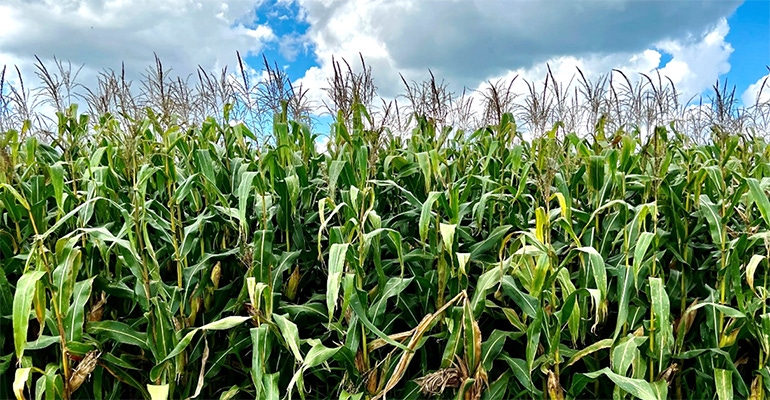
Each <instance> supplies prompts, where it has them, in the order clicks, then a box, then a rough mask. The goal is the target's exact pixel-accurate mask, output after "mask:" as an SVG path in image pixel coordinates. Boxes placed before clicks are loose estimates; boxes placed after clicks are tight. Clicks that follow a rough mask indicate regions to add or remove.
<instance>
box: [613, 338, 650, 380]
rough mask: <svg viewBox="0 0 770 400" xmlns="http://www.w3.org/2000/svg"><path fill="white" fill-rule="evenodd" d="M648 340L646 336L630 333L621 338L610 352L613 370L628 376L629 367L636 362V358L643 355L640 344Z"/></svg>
mask: <svg viewBox="0 0 770 400" xmlns="http://www.w3.org/2000/svg"><path fill="white" fill-rule="evenodd" d="M646 341H647V337H646V336H633V335H629V336H626V337H624V338H621V339H620V340H619V341H618V344H617V345H616V346H615V347H614V348H613V349H612V352H611V354H610V364H611V365H612V371H613V372H615V373H616V374H620V375H623V376H626V373H627V372H628V368H629V367H630V366H631V365H632V364H633V363H634V360H636V359H637V358H639V357H640V356H641V353H640V352H639V346H641V345H642V344H643V343H644V342H646Z"/></svg>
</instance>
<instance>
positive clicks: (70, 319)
mask: <svg viewBox="0 0 770 400" xmlns="http://www.w3.org/2000/svg"><path fill="white" fill-rule="evenodd" d="M94 279H96V277H92V278H90V279H86V280H84V281H80V282H78V283H76V284H75V289H74V291H73V296H72V297H73V302H72V305H71V306H70V307H69V308H68V310H67V316H66V317H65V318H64V330H65V334H66V336H65V337H66V339H67V341H68V342H71V341H75V342H79V341H80V340H81V339H82V338H83V323H84V322H85V316H84V313H85V306H86V303H87V302H88V298H89V297H91V285H92V284H93V282H94Z"/></svg>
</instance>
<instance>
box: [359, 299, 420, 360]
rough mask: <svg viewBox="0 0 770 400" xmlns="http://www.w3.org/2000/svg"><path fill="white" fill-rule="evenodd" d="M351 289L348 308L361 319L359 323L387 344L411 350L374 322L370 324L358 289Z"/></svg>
mask: <svg viewBox="0 0 770 400" xmlns="http://www.w3.org/2000/svg"><path fill="white" fill-rule="evenodd" d="M353 290H354V292H353V293H351V296H350V308H352V309H353V312H355V314H356V315H357V316H358V318H359V319H360V320H361V323H363V324H364V326H365V327H366V328H368V329H369V330H370V331H372V332H374V334H375V335H377V336H378V337H379V338H380V339H382V340H384V341H385V342H387V343H388V344H390V345H392V346H395V347H398V348H399V349H401V350H406V351H411V350H409V348H408V347H406V346H404V345H403V344H401V343H398V342H396V341H395V340H393V339H391V338H390V337H388V335H386V334H385V333H383V332H382V331H381V330H380V329H379V328H377V327H376V326H374V324H372V322H371V321H370V320H369V317H367V313H366V310H365V309H364V306H363V304H362V302H361V298H360V295H359V293H357V292H358V290H356V289H355V288H354V289H353Z"/></svg>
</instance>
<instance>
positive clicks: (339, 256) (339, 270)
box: [326, 243, 349, 322]
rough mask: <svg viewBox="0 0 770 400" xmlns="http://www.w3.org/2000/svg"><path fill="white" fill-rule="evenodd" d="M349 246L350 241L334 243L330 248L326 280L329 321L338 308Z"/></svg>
mask: <svg viewBox="0 0 770 400" xmlns="http://www.w3.org/2000/svg"><path fill="white" fill-rule="evenodd" d="M348 246H349V244H348V243H343V244H340V243H334V244H332V246H331V250H329V273H328V278H327V280H326V309H327V310H328V312H329V322H331V321H332V319H333V318H334V311H335V310H336V309H337V298H338V297H339V293H340V284H341V282H342V274H343V273H344V268H345V255H346V254H347V252H348Z"/></svg>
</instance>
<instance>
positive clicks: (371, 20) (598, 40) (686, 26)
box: [298, 0, 737, 107]
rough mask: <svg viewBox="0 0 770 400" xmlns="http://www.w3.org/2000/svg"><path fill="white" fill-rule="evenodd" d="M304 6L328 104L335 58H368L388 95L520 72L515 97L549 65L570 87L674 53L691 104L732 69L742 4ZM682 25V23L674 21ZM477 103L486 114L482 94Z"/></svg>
mask: <svg viewBox="0 0 770 400" xmlns="http://www.w3.org/2000/svg"><path fill="white" fill-rule="evenodd" d="M298 3H299V4H300V6H301V10H302V13H301V14H302V15H304V18H305V20H306V21H307V22H308V23H309V24H310V25H311V28H310V30H309V31H308V33H307V35H306V37H307V39H308V40H309V41H310V42H311V43H312V44H313V46H314V51H315V55H316V58H317V61H318V63H319V65H320V67H314V68H311V69H310V70H308V71H307V73H306V74H305V76H304V77H303V78H302V79H300V80H299V81H300V82H302V83H303V85H305V87H308V88H311V93H315V96H317V98H318V99H322V98H325V95H324V94H323V93H320V91H319V90H316V89H320V88H323V87H327V86H328V84H327V82H326V79H327V77H328V76H330V75H331V74H332V65H331V58H332V56H334V57H335V58H336V59H338V60H339V59H340V58H345V59H346V60H348V61H349V62H350V63H351V65H352V66H353V67H358V65H359V61H358V53H359V52H361V53H362V54H363V55H364V58H365V60H366V62H367V64H368V65H370V66H372V72H373V76H374V80H375V84H376V85H377V86H378V89H379V94H380V95H382V96H383V97H385V98H392V97H394V96H396V95H397V94H398V93H401V92H402V91H403V84H402V82H401V79H400V77H399V73H401V74H403V75H404V76H405V77H406V79H407V80H413V79H414V80H417V81H419V80H421V79H425V78H426V77H427V75H428V74H427V72H428V69H430V70H432V71H433V72H434V73H435V75H436V77H437V78H438V79H439V80H441V79H446V81H447V82H449V84H450V89H452V90H454V91H456V92H459V91H461V90H462V88H463V87H470V88H473V89H480V88H483V87H484V86H485V84H486V82H487V81H489V80H492V81H495V80H497V79H500V78H503V79H511V78H513V77H514V76H516V75H518V76H519V78H518V79H517V81H516V82H515V84H514V92H515V93H518V94H524V93H526V89H527V88H526V85H525V83H524V79H526V80H527V81H529V82H542V81H543V80H544V78H545V75H546V73H547V66H548V65H550V67H551V70H552V71H553V73H554V76H555V77H556V79H557V80H558V81H560V82H561V83H562V84H564V83H567V82H568V81H569V80H570V79H571V78H576V74H577V69H576V67H579V68H580V69H581V70H582V71H583V73H584V74H585V75H586V76H587V77H588V78H589V79H590V80H595V79H596V78H597V77H598V76H599V75H606V74H608V73H610V72H611V71H612V70H613V69H619V70H621V71H623V72H624V73H626V75H627V76H629V78H631V79H632V80H637V79H641V76H640V75H638V73H639V72H641V73H646V74H648V75H649V74H653V73H654V72H655V69H656V68H658V65H659V64H660V61H661V58H662V54H661V52H665V53H667V54H668V55H670V56H671V60H670V61H668V62H667V63H666V65H664V66H663V67H662V68H661V69H660V73H661V75H662V76H663V77H664V78H665V77H666V76H667V77H668V78H670V79H671V80H672V81H673V82H674V85H675V86H676V88H677V91H678V93H679V94H680V100H681V101H682V102H686V101H688V100H689V99H690V98H691V97H693V96H695V95H698V94H700V93H702V92H703V91H704V90H707V89H709V88H710V87H711V86H712V85H713V84H714V82H715V81H716V80H717V79H719V77H720V75H722V74H725V73H727V72H728V71H729V69H730V64H729V62H728V59H729V57H730V54H731V53H732V51H733V48H732V46H731V45H730V44H729V43H727V42H726V41H725V37H726V35H727V33H728V32H729V26H728V24H727V20H726V19H725V17H726V16H727V15H729V14H730V13H731V12H732V11H733V10H734V9H735V7H736V6H737V3H735V2H733V3H730V2H710V1H690V2H673V3H671V2H634V1H625V0H614V1H610V2H607V1H591V2H577V3H574V4H572V3H570V5H569V6H564V5H565V4H566V3H564V2H548V1H544V2H534V1H533V2H529V1H528V2H510V1H507V2H506V1H490V0H484V1H477V2H472V1H467V2H462V3H458V2H451V1H444V2H416V1H408V0H401V1H392V2H380V1H355V2H354V1H347V0H298ZM514 5H515V6H514ZM557 6H558V7H557ZM452 7H455V8H457V9H459V10H464V11H463V12H462V13H461V12H460V11H456V10H454V9H453V8H452ZM512 7H515V8H516V12H511V8H512ZM391 16H393V17H391ZM673 20H676V21H677V23H675V24H670V23H668V22H666V21H669V22H670V21H673ZM610 28H612V29H610ZM546 31H548V32H551V33H548V32H546ZM405 32H407V33H409V34H407V33H405ZM576 32H579V34H578V33H576ZM651 78H653V79H656V77H655V76H651ZM576 84H577V82H573V85H576ZM664 84H665V81H664ZM573 87H574V86H573ZM475 97H476V100H474V104H475V105H476V106H477V107H478V106H479V104H480V101H478V97H479V96H478V95H477V96H475Z"/></svg>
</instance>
